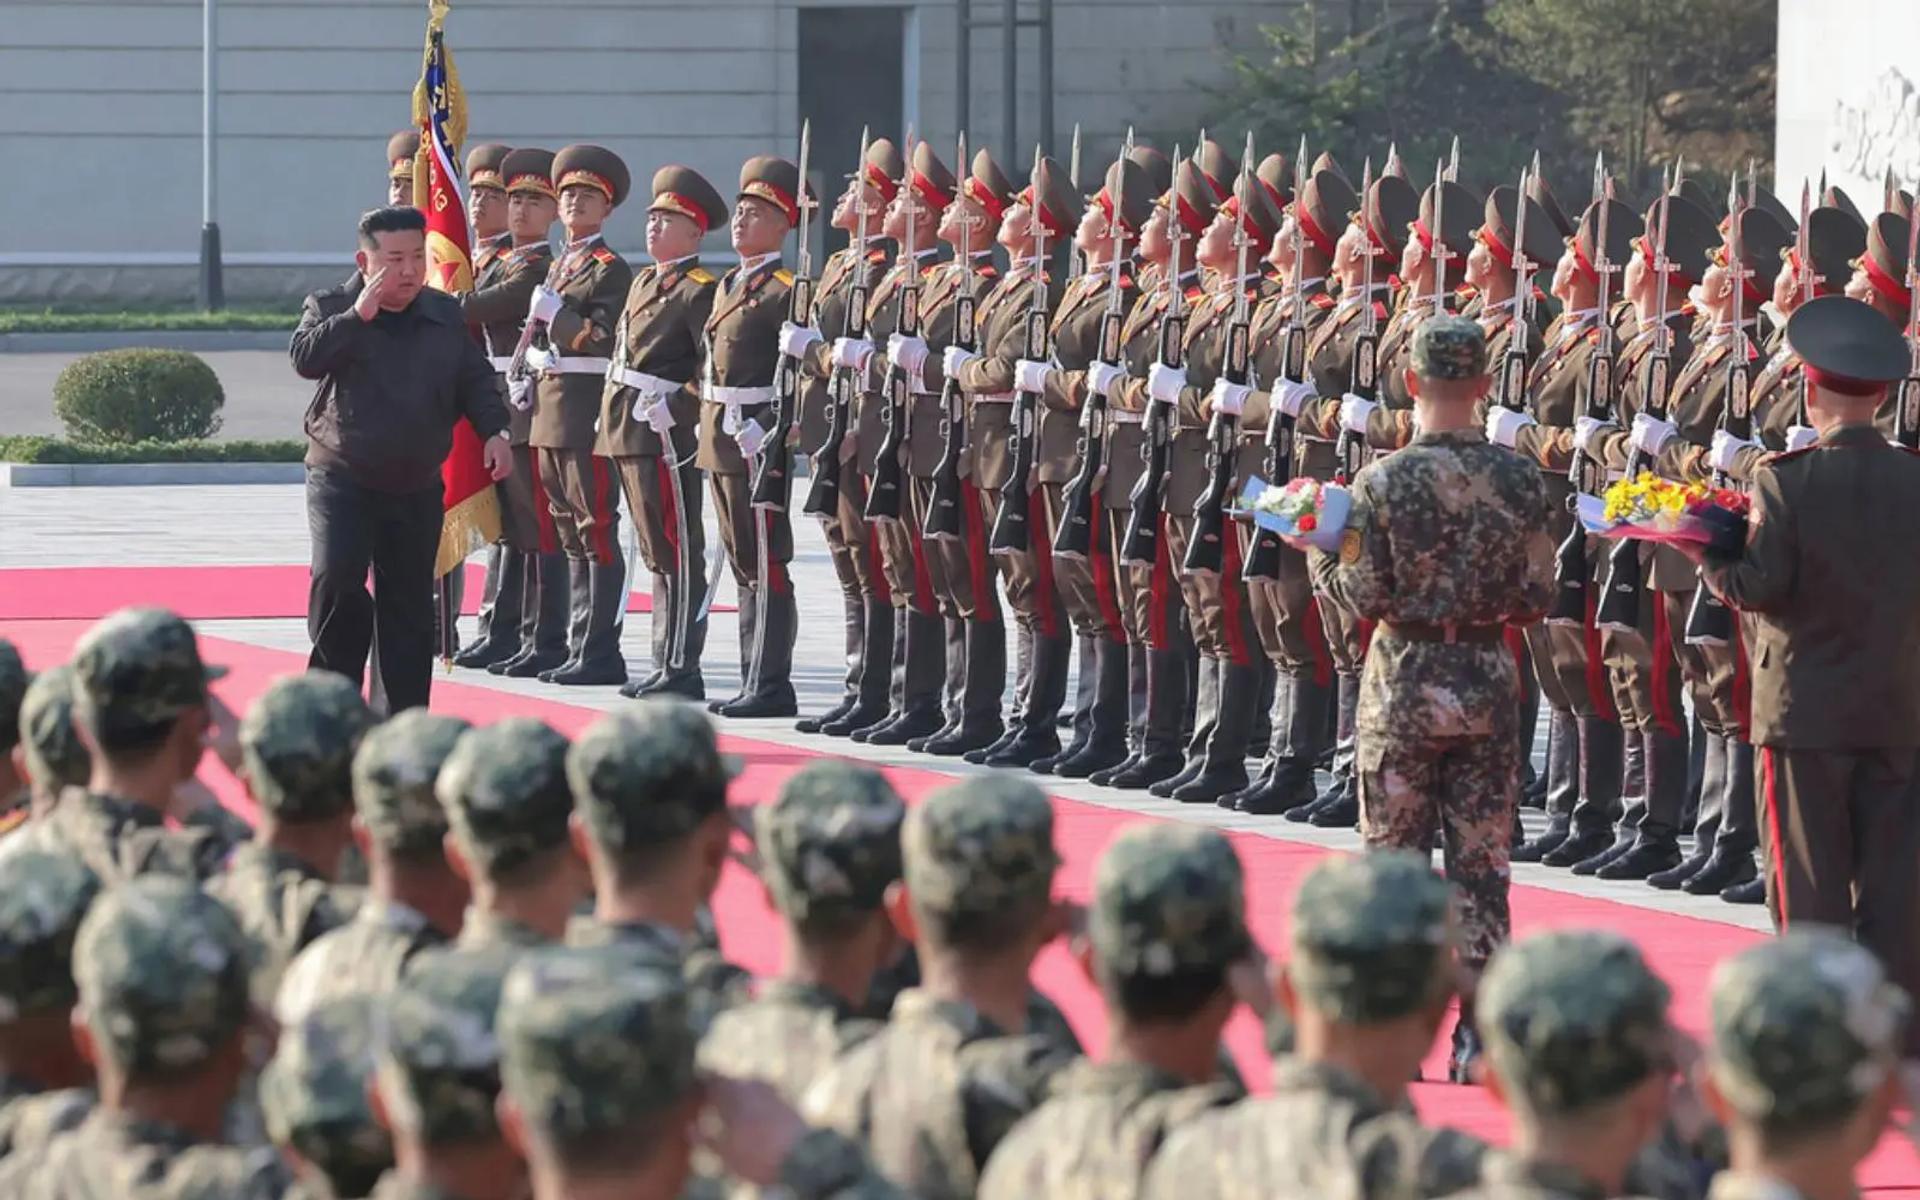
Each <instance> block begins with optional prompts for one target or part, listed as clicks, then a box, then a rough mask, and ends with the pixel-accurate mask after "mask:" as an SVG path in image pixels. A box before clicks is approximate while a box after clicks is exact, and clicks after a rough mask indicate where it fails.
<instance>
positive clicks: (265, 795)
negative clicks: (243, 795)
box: [239, 671, 373, 822]
mask: <svg viewBox="0 0 1920 1200" xmlns="http://www.w3.org/2000/svg"><path fill="white" fill-rule="evenodd" d="M372 727H373V712H372V711H371V710H370V709H368V708H367V702H366V701H365V700H363V699H361V698H360V689H359V688H357V687H355V686H354V685H353V682H352V681H351V680H349V679H348V678H347V677H346V676H344V675H338V674H335V673H334V672H332V671H308V672H307V673H306V674H304V675H289V676H286V677H285V678H282V679H276V680H274V681H273V683H271V684H270V685H268V687H267V690H266V691H265V692H262V693H261V695H260V698H259V699H258V700H256V701H254V702H253V707H252V708H249V709H248V710H247V715H246V716H244V717H242V718H241V719H240V730H239V738H240V755H241V759H242V761H243V762H244V763H245V765H246V772H247V788H248V791H249V792H250V793H251V794H252V796H253V798H254V799H255V800H257V801H259V802H260V806H261V807H262V808H264V809H265V810H266V811H267V812H269V813H272V814H273V815H274V816H275V817H277V818H279V819H280V820H283V821H292V822H301V821H320V820H325V819H327V818H329V817H337V816H339V815H340V814H342V813H345V812H349V811H351V809H352V807H353V752H354V751H355V750H356V749H358V748H359V746H360V739H361V738H362V737H364V736H365V735H366V732H367V730H369V729H371V728H372Z"/></svg>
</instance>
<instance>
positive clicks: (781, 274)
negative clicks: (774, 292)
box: [773, 267, 793, 287]
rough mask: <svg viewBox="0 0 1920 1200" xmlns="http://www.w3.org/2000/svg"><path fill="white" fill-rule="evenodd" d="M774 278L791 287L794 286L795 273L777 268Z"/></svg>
mask: <svg viewBox="0 0 1920 1200" xmlns="http://www.w3.org/2000/svg"><path fill="white" fill-rule="evenodd" d="M773 277H774V278H775V279H778V280H779V281H780V282H781V283H784V284H786V285H788V286H789V287H791V286H792V285H793V272H792V271H789V270H787V269H786V268H785V267H779V268H776V269H775V270H774V272H773Z"/></svg>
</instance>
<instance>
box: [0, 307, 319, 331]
mask: <svg viewBox="0 0 1920 1200" xmlns="http://www.w3.org/2000/svg"><path fill="white" fill-rule="evenodd" d="M299 323H300V314H299V313H298V312H297V311H290V310H286V309H264V308H263V309H250V308H235V309H226V310H223V311H221V312H185V311H182V312H168V311H164V310H162V311H153V310H139V311H129V310H125V309H102V310H100V311H97V312H93V311H86V310H78V311H64V310H59V309H51V308H43V309H30V308H0V333H112V332H133V333H179V332H193V331H199V330H233V329H242V330H268V331H275V330H285V331H286V332H288V333H292V332H293V328H294V326H296V325H298V324H299Z"/></svg>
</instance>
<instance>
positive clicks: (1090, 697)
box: [1015, 157, 1153, 779]
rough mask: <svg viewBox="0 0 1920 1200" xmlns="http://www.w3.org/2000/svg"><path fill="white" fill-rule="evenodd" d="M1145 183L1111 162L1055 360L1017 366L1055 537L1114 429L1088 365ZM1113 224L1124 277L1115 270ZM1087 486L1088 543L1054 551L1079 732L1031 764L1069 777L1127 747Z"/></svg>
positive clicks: (1061, 309)
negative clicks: (1096, 404) (1090, 384)
mask: <svg viewBox="0 0 1920 1200" xmlns="http://www.w3.org/2000/svg"><path fill="white" fill-rule="evenodd" d="M1147 188H1148V183H1147V174H1146V172H1145V171H1144V170H1143V169H1142V168H1141V167H1140V165H1139V164H1138V163H1135V162H1133V161H1131V160H1129V159H1126V158H1124V157H1122V158H1121V159H1120V160H1119V161H1117V162H1115V163H1114V164H1113V166H1112V167H1111V168H1110V169H1109V170H1108V171H1107V177H1106V180H1105V182H1104V183H1103V185H1102V186H1101V188H1100V190H1099V191H1098V192H1096V193H1095V194H1094V195H1093V196H1092V197H1091V198H1090V200H1089V202H1088V204H1087V206H1086V209H1085V211H1084V212H1083V213H1082V215H1081V219H1080V226H1079V228H1078V229H1077V230H1075V231H1074V245H1075V247H1076V248H1077V249H1078V250H1079V251H1080V253H1081V255H1082V261H1083V263H1084V266H1083V268H1082V269H1081V272H1080V274H1079V275H1077V276H1075V277H1074V278H1073V279H1072V280H1071V281H1070V282H1068V284H1067V286H1066V288H1065V289H1064V290H1063V292H1062V294H1061V296H1060V303H1059V305H1058V306H1056V307H1055V308H1054V310H1053V323H1052V327H1051V328H1052V339H1051V340H1052V343H1053V358H1052V360H1051V361H1049V362H1030V361H1028V360H1025V359H1023V360H1021V362H1020V364H1019V366H1018V368H1017V369H1016V373H1017V375H1018V376H1019V378H1018V379H1016V381H1015V382H1016V384H1017V385H1018V386H1021V387H1024V388H1027V389H1028V390H1031V391H1034V392H1037V393H1038V394H1039V396H1040V398H1041V400H1042V401H1043V403H1044V404H1045V406H1046V408H1045V411H1044V412H1043V413H1042V414H1041V417H1040V433H1039V460H1040V490H1041V494H1042V495H1044V496H1045V498H1046V510H1045V513H1044V518H1043V519H1044V521H1045V530H1046V542H1047V544H1048V545H1049V546H1051V545H1053V544H1054V543H1055V540H1056V538H1057V535H1058V534H1059V532H1060V527H1061V523H1062V521H1063V520H1064V519H1065V515H1066V505H1065V500H1066V488H1067V484H1068V483H1069V482H1070V481H1071V480H1073V479H1074V478H1075V477H1076V476H1077V475H1079V474H1080V472H1081V454H1082V453H1083V451H1082V449H1081V445H1080V442H1081V439H1083V438H1085V439H1091V438H1094V437H1098V438H1101V439H1102V440H1105V439H1106V438H1107V437H1108V432H1109V430H1110V428H1111V426H1110V425H1109V424H1108V423H1107V421H1106V420H1105V417H1104V413H1102V414H1101V415H1100V416H1099V418H1098V419H1099V422H1100V423H1099V427H1098V429H1093V428H1090V427H1089V424H1088V422H1089V421H1091V420H1093V419H1095V416H1094V413H1093V410H1090V409H1089V408H1088V405H1089V402H1090V400H1091V397H1090V395H1089V392H1088V388H1087V375H1086V371H1087V368H1088V367H1089V366H1090V365H1092V363H1093V362H1094V360H1095V359H1096V358H1097V357H1098V356H1099V354H1100V334H1101V329H1102V327H1103V326H1104V325H1105V323H1106V314H1107V312H1108V310H1109V307H1110V306H1113V307H1114V311H1117V312H1119V313H1122V314H1124V313H1125V312H1126V311H1127V310H1128V308H1130V307H1131V306H1132V304H1133V302H1134V299H1135V297H1136V295H1137V287H1136V284H1135V282H1134V270H1133V263H1132V256H1133V247H1134V245H1135V243H1137V242H1138V241H1139V237H1140V227H1141V226H1142V225H1143V224H1145V223H1146V219H1147V213H1149V212H1150V211H1152V204H1153V198H1152V197H1151V196H1150V195H1149V194H1148V191H1147ZM1116 229H1117V230H1118V242H1119V263H1118V265H1119V275H1118V276H1117V279H1116V276H1115V274H1114V271H1113V266H1114V263H1115V242H1116V236H1115V230H1116ZM1116 288H1117V289H1118V295H1117V297H1116V295H1115V290H1116ZM1104 453H1105V447H1104V446H1103V447H1102V454H1103V455H1104ZM1089 486H1090V489H1091V491H1092V494H1090V495H1089V496H1088V497H1087V503H1088V512H1089V515H1090V517H1091V520H1090V521H1089V533H1088V542H1087V552H1086V554H1085V555H1084V556H1081V557H1077V558H1068V557H1061V556H1059V555H1058V554H1056V555H1055V556H1054V559H1053V570H1054V579H1055V580H1056V582H1057V583H1058V585H1059V588H1060V595H1061V598H1062V599H1063V600H1064V601H1065V603H1066V608H1067V619H1068V620H1069V622H1070V623H1071V624H1072V625H1073V630H1074V636H1075V640H1076V642H1077V643H1078V650H1079V658H1080V672H1079V676H1078V680H1077V686H1076V697H1077V698H1076V700H1075V703H1074V711H1073V738H1072V740H1071V741H1070V742H1069V743H1068V744H1067V745H1066V746H1065V747H1064V748H1062V749H1061V751H1060V753H1058V754H1056V755H1050V756H1048V757H1046V758H1041V759H1038V760H1036V761H1035V762H1034V763H1033V769H1034V770H1035V771H1038V772H1041V773H1042V774H1046V773H1052V774H1055V775H1060V776H1062V777H1064V778H1068V779H1085V778H1086V777H1087V776H1089V775H1091V774H1093V773H1094V772H1095V771H1101V770H1105V769H1106V768H1108V767H1111V766H1114V765H1116V764H1118V763H1119V762H1120V761H1121V760H1122V759H1124V758H1126V756H1127V641H1126V631H1125V629H1124V627H1123V625H1122V622H1121V617H1120V606H1119V600H1118V595H1117V593H1116V592H1115V590H1114V587H1113V561H1112V555H1111V548H1110V547H1109V545H1108V536H1107V531H1106V526H1107V524H1108V523H1109V522H1108V521H1106V520H1105V519H1103V518H1105V515H1106V514H1105V512H1104V506H1103V505H1102V504H1101V503H1100V499H1099V494H1098V489H1099V488H1100V487H1102V486H1103V484H1102V481H1100V480H1098V479H1095V480H1091V481H1089Z"/></svg>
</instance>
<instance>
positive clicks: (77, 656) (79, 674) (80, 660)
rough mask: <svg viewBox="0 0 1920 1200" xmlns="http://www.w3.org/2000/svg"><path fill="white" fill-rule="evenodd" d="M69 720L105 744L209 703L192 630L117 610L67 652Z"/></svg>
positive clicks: (138, 611)
mask: <svg viewBox="0 0 1920 1200" xmlns="http://www.w3.org/2000/svg"><path fill="white" fill-rule="evenodd" d="M73 673H74V717H75V718H76V719H77V720H78V721H79V722H80V723H81V724H82V725H85V726H86V727H87V728H88V729H91V730H93V731H94V732H95V733H96V734H99V735H100V736H102V737H104V738H107V739H109V740H112V739H117V738H127V737H138V736H140V735H143V734H147V733H151V732H153V731H155V730H157V729H159V728H161V727H164V726H165V725H166V724H167V723H168V722H170V721H172V720H174V719H175V718H177V717H178V716H179V715H180V714H181V713H183V712H186V711H188V710H189V709H193V708H198V707H200V706H201V705H203V704H205V703H206V702H207V681H208V680H211V679H217V678H219V677H220V675H221V674H223V673H224V672H221V671H210V670H208V669H207V666H206V664H205V663H203V662H201V660H200V643H199V640H198V639H197V638H196V637H195V636H194V633H193V626H191V625H189V624H187V623H186V622H185V621H184V620H182V619H180V618H179V617H177V616H175V615H174V614H173V613H170V612H168V611H166V610H165V609H162V608H123V609H121V610H120V611H119V612H116V613H114V614H112V615H111V616H108V617H106V618H104V619H102V620H100V621H99V622H97V623H95V624H94V626H93V628H91V629H89V630H87V632H86V633H85V634H84V635H82V636H81V638H80V644H79V645H78V646H76V647H74V651H73Z"/></svg>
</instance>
